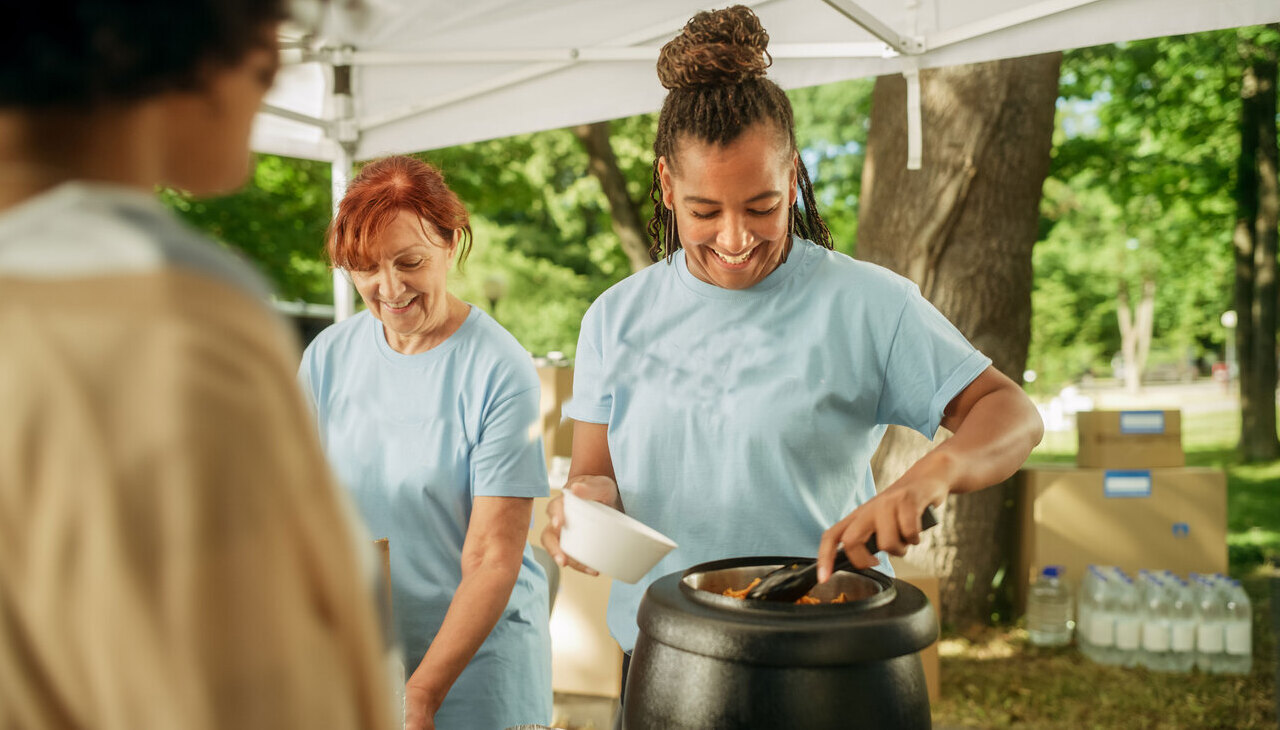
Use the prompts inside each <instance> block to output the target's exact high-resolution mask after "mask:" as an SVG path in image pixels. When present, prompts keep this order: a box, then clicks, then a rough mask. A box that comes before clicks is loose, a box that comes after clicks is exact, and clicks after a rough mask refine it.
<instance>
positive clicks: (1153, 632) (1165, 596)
mask: <svg viewBox="0 0 1280 730" xmlns="http://www.w3.org/2000/svg"><path fill="white" fill-rule="evenodd" d="M1145 578H1146V584H1145V585H1144V586H1143V589H1142V651H1141V654H1140V657H1139V663H1140V664H1142V665H1143V666H1146V667H1150V668H1151V669H1153V670H1155V671H1158V672H1171V671H1173V657H1172V637H1171V633H1172V626H1171V622H1170V603H1171V597H1170V593H1169V588H1168V587H1167V586H1166V585H1165V583H1164V582H1163V581H1162V580H1160V578H1159V577H1157V576H1156V575H1155V574H1152V573H1148V574H1146V576H1145Z"/></svg>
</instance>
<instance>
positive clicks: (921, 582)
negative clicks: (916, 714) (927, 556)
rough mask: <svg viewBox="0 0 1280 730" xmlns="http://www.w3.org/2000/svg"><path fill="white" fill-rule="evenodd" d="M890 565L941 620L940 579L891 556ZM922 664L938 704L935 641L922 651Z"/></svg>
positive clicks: (939, 690) (926, 680)
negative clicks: (926, 601) (929, 605)
mask: <svg viewBox="0 0 1280 730" xmlns="http://www.w3.org/2000/svg"><path fill="white" fill-rule="evenodd" d="M889 564H890V565H892V566H893V572H894V575H895V577H897V578H899V579H900V580H903V581H905V582H907V583H910V584H911V585H913V586H915V587H916V588H919V589H920V590H921V592H923V593H924V595H925V597H926V598H928V599H929V603H931V604H933V610H934V612H935V613H937V615H938V617H939V619H941V617H942V603H941V602H940V601H939V599H938V595H939V594H938V577H937V576H935V575H930V574H929V573H927V572H925V571H923V570H921V569H920V568H919V567H917V566H915V565H913V564H911V563H909V562H907V561H905V560H903V559H902V558H896V557H892V556H890V558H889ZM920 663H921V664H923V665H924V681H925V684H926V685H927V686H928V688H929V702H930V703H931V704H933V703H937V702H938V699H939V697H941V694H940V692H941V687H940V685H939V684H938V681H939V679H938V670H939V666H938V642H936V641H935V642H933V643H932V644H930V645H929V646H928V647H926V648H925V649H922V650H921V651H920Z"/></svg>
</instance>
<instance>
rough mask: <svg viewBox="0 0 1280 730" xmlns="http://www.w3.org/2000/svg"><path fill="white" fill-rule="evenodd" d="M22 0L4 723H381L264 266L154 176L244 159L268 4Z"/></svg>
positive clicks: (353, 556)
mask: <svg viewBox="0 0 1280 730" xmlns="http://www.w3.org/2000/svg"><path fill="white" fill-rule="evenodd" d="M20 8H21V9H20V10H16V11H14V10H11V11H10V12H9V13H8V14H7V17H6V19H5V22H4V23H3V24H0V340H2V341H3V342H4V346H3V348H0V404H3V411H4V417H3V418H0V728H22V729H23V730H42V729H44V728H71V727H75V728H98V729H102V730H149V729H152V728H154V729H156V730H159V729H161V728H163V729H164V730H172V729H173V728H183V729H184V730H213V729H214V728H236V729H237V730H253V729H258V728H262V729H263V730H266V729H267V728H271V729H272V730H279V729H281V728H358V729H363V728H379V729H382V728H388V727H390V726H391V725H390V722H391V714H392V712H391V709H392V708H391V702H390V699H391V691H390V687H389V686H388V685H387V682H386V674H385V667H384V664H383V661H384V660H383V657H382V654H381V651H382V639H381V634H380V630H379V627H378V622H377V616H376V611H375V607H374V605H373V602H372V593H371V591H370V579H368V578H367V576H369V575H371V574H372V572H371V570H370V568H371V566H370V565H368V564H366V562H365V560H362V554H361V553H360V552H359V551H358V547H359V545H360V542H359V541H360V540H361V537H360V535H359V533H358V530H357V529H356V528H355V525H356V523H355V522H354V515H353V512H352V511H351V510H350V508H349V507H348V506H346V504H345V503H344V501H343V499H344V498H343V495H342V494H341V493H340V492H339V491H338V490H337V489H336V488H335V486H334V484H333V482H332V478H331V476H330V474H329V472H328V471H327V469H326V465H325V461H324V457H323V454H322V452H321V450H320V446H319V443H318V441H317V440H316V438H315V435H314V430H313V429H312V428H311V427H310V426H309V418H310V416H309V414H308V412H307V409H306V405H305V402H304V400H303V398H302V396H301V394H300V393H299V392H298V389H297V385H296V381H295V380H294V379H293V365H294V363H295V362H296V344H295V343H294V342H293V340H292V339H291V338H290V336H289V335H288V334H287V330H286V329H285V328H284V325H283V324H282V323H281V322H279V321H278V320H277V319H276V318H275V317H274V316H273V315H272V313H271V312H270V309H269V307H268V305H267V303H266V301H265V300H266V296H267V288H266V286H265V284H264V282H263V281H262V280H261V279H260V278H259V276H258V275H257V274H256V273H255V272H254V271H252V270H251V269H250V268H249V267H247V266H246V265H244V264H243V263H241V262H240V261H238V260H237V259H235V258H233V257H231V256H229V255H228V254H227V253H225V252H224V251H222V250H220V249H219V247H218V246H217V245H216V244H215V243H214V242H212V241H210V240H208V239H205V238H204V237H202V236H201V235H199V234H197V233H196V232H195V231H193V230H191V229H189V228H187V227H186V226H185V225H183V224H182V223H181V222H180V221H179V220H178V219H176V218H175V217H174V216H173V215H172V214H170V213H169V212H168V211H167V210H166V209H165V208H163V207H162V206H161V205H160V204H159V203H158V202H157V201H156V200H155V199H154V198H153V192H154V190H155V189H156V187H157V186H162V185H168V186H173V187H176V188H181V189H184V190H187V191H190V192H192V193H195V194H212V193H218V192H224V191H228V190H230V189H232V188H234V187H236V186H238V185H239V184H240V183H241V182H243V181H244V179H245V177H246V175H247V173H248V170H249V162H250V156H249V151H248V138H249V129H250V125H251V121H252V118H253V116H254V113H255V111H256V110H257V108H258V105H259V103H260V102H261V100H262V98H263V95H264V94H265V93H266V91H267V89H268V88H269V87H270V86H271V83H272V79H273V77H274V76H275V73H276V70H277V68H278V64H279V59H278V51H277V46H276V31H277V26H278V23H279V22H280V21H281V19H282V18H283V17H284V14H285V13H284V3H283V2H282V0H190V1H188V2H172V1H171V0H163V1H161V0H128V1H127V2H126V1H124V0H120V1H118V2H107V1H99V2H90V1H88V0H83V1H80V2H74V1H70V0H66V1H62V2H46V3H24V4H22V5H21V6H20ZM365 545H366V546H367V543H365ZM364 555H367V556H369V557H368V558H367V560H372V557H371V556H372V550H371V549H369V548H366V550H365V553H364Z"/></svg>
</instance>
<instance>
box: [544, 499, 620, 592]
mask: <svg viewBox="0 0 1280 730" xmlns="http://www.w3.org/2000/svg"><path fill="white" fill-rule="evenodd" d="M564 488H565V489H566V490H568V491H571V492H573V494H574V496H576V497H581V498H582V499H590V500H593V501H596V502H600V503H601V504H605V505H608V506H609V507H612V508H614V509H616V510H618V511H619V512H621V511H623V509H622V498H621V496H620V495H619V494H618V483H617V482H615V481H614V480H613V479H612V478H610V477H606V476H591V475H580V476H576V477H570V478H569V481H568V483H566V484H565V485H564ZM547 517H548V518H549V519H548V520H547V527H546V529H544V530H543V531H542V547H544V548H546V550H547V552H548V553H550V554H551V557H552V558H553V559H554V560H555V561H556V565H559V566H560V567H562V568H563V567H566V566H567V567H570V568H573V569H574V570H578V571H581V572H583V573H586V574H587V575H600V573H599V572H598V571H595V570H592V569H591V568H588V567H587V566H585V565H583V564H582V563H579V562H578V561H576V560H574V559H573V558H571V557H569V556H568V555H566V554H565V552H564V551H563V550H561V549H560V531H561V530H562V529H564V496H563V495H559V496H557V497H555V498H554V499H552V500H551V501H550V502H548V503H547Z"/></svg>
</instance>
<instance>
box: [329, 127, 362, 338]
mask: <svg viewBox="0 0 1280 730" xmlns="http://www.w3.org/2000/svg"><path fill="white" fill-rule="evenodd" d="M351 165H352V159H351V148H350V146H348V145H342V144H340V145H338V156H337V158H336V159H335V160H334V161H333V163H332V164H331V165H330V170H331V171H332V178H333V185H332V187H331V190H332V195H333V214H334V216H337V215H338V204H339V203H341V202H342V196H343V195H344V194H345V193H346V192H347V183H348V182H349V181H350V180H351ZM355 312H356V298H355V292H354V291H353V290H352V289H351V282H349V281H348V280H347V274H346V272H344V271H343V270H342V269H339V268H334V270H333V321H334V322H341V321H342V320H344V319H346V318H347V317H350V316H351V315H353V314H355Z"/></svg>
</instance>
